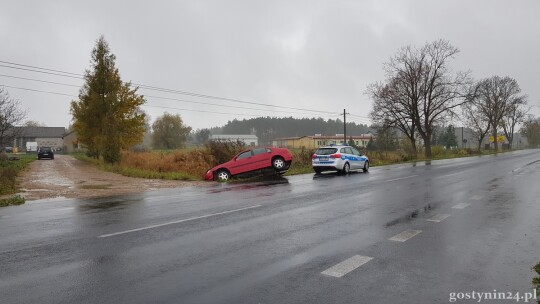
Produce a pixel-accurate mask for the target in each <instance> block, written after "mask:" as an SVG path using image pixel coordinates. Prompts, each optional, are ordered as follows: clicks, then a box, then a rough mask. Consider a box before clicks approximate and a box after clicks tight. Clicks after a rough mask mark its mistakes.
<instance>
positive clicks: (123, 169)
mask: <svg viewBox="0 0 540 304" xmlns="http://www.w3.org/2000/svg"><path fill="white" fill-rule="evenodd" d="M145 153H150V152H145ZM72 155H73V156H74V157H75V158H76V159H78V160H81V161H84V162H88V163H91V164H94V165H95V166H97V167H98V168H100V169H102V170H105V171H109V172H114V173H118V174H121V175H124V176H130V177H139V178H149V179H166V180H184V181H192V180H200V179H201V178H200V177H196V176H195V175H192V174H189V173H185V172H175V171H163V170H161V169H159V168H158V169H157V170H150V169H144V168H135V167H130V166H127V165H125V164H123V163H120V164H106V163H105V162H104V161H103V160H102V159H99V160H98V159H94V158H91V157H88V156H86V155H85V154H83V153H75V154H72Z"/></svg>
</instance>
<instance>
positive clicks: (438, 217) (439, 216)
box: [427, 214, 450, 223]
mask: <svg viewBox="0 0 540 304" xmlns="http://www.w3.org/2000/svg"><path fill="white" fill-rule="evenodd" d="M449 216H450V214H437V215H435V216H433V217H432V218H430V219H428V220H427V221H428V222H436V223H439V222H441V221H444V220H445V219H446V218H447V217H449Z"/></svg>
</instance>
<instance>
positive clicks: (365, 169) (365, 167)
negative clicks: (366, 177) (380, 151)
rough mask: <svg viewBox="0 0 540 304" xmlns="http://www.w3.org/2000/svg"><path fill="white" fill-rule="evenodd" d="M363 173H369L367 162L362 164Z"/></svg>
mask: <svg viewBox="0 0 540 304" xmlns="http://www.w3.org/2000/svg"><path fill="white" fill-rule="evenodd" d="M362 170H363V171H364V172H368V171H369V162H368V161H367V160H366V162H365V163H364V169H362Z"/></svg>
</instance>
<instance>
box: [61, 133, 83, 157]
mask: <svg viewBox="0 0 540 304" xmlns="http://www.w3.org/2000/svg"><path fill="white" fill-rule="evenodd" d="M83 150H84V146H83V145H82V144H81V143H80V142H79V139H78V138H77V132H76V131H75V130H71V131H68V132H66V133H65V134H64V151H66V152H67V153H73V152H79V151H83Z"/></svg>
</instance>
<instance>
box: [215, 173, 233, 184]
mask: <svg viewBox="0 0 540 304" xmlns="http://www.w3.org/2000/svg"><path fill="white" fill-rule="evenodd" d="M230 178H231V174H230V173H229V171H227V170H219V171H218V172H216V175H215V176H214V180H216V181H218V182H226V181H228V180H229V179H230Z"/></svg>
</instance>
